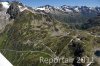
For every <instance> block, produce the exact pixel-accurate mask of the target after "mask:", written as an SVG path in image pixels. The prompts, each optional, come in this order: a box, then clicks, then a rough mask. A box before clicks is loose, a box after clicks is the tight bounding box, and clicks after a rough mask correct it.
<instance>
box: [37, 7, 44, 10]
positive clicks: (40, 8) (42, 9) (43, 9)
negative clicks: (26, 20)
mask: <svg viewBox="0 0 100 66" xmlns="http://www.w3.org/2000/svg"><path fill="white" fill-rule="evenodd" d="M36 10H45V7H43V8H36Z"/></svg>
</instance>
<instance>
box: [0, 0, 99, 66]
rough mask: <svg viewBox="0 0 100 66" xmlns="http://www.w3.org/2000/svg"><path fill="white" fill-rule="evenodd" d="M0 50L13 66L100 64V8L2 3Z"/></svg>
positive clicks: (97, 65) (0, 8) (86, 65)
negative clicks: (70, 59) (50, 60)
mask: <svg viewBox="0 0 100 66" xmlns="http://www.w3.org/2000/svg"><path fill="white" fill-rule="evenodd" d="M0 52H1V53H2V54H3V55H4V56H5V57H6V58H7V59H8V60H9V61H10V62H11V63H12V64H13V65H14V66H100V7H88V6H67V5H62V6H60V7H55V6H51V5H44V6H40V7H37V8H33V7H29V6H26V5H24V4H22V3H20V2H17V1H13V2H0ZM40 57H44V58H48V59H50V58H54V59H58V58H62V57H64V59H63V60H66V59H65V58H74V59H73V60H72V63H61V62H60V63H58V62H57V63H50V64H48V63H40ZM47 61H48V60H46V62H47ZM77 62H79V63H77Z"/></svg>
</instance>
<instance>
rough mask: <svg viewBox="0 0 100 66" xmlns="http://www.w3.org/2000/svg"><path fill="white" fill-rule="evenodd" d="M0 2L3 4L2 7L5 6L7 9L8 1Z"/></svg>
mask: <svg viewBox="0 0 100 66" xmlns="http://www.w3.org/2000/svg"><path fill="white" fill-rule="evenodd" d="M1 4H2V5H3V8H6V9H8V8H9V6H10V5H9V3H8V2H1Z"/></svg>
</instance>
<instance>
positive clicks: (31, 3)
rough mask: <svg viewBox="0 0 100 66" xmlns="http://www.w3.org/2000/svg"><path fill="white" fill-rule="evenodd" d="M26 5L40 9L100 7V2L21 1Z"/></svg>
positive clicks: (86, 0) (83, 0)
mask: <svg viewBox="0 0 100 66" xmlns="http://www.w3.org/2000/svg"><path fill="white" fill-rule="evenodd" d="M19 1H21V2H22V3H24V4H25V5H28V6H31V7H38V6H43V5H52V6H61V5H69V6H89V7H95V6H100V0H19Z"/></svg>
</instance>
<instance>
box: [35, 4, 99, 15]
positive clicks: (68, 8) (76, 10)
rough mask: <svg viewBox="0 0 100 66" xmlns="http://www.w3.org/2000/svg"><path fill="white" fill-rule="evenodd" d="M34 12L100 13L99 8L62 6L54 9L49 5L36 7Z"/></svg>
mask: <svg viewBox="0 0 100 66" xmlns="http://www.w3.org/2000/svg"><path fill="white" fill-rule="evenodd" d="M36 10H42V11H45V12H51V11H54V10H59V11H63V12H66V13H84V12H85V13H91V12H100V7H87V6H80V7H79V6H67V5H63V6H60V7H54V6H50V5H45V6H40V7H37V8H36Z"/></svg>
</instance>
